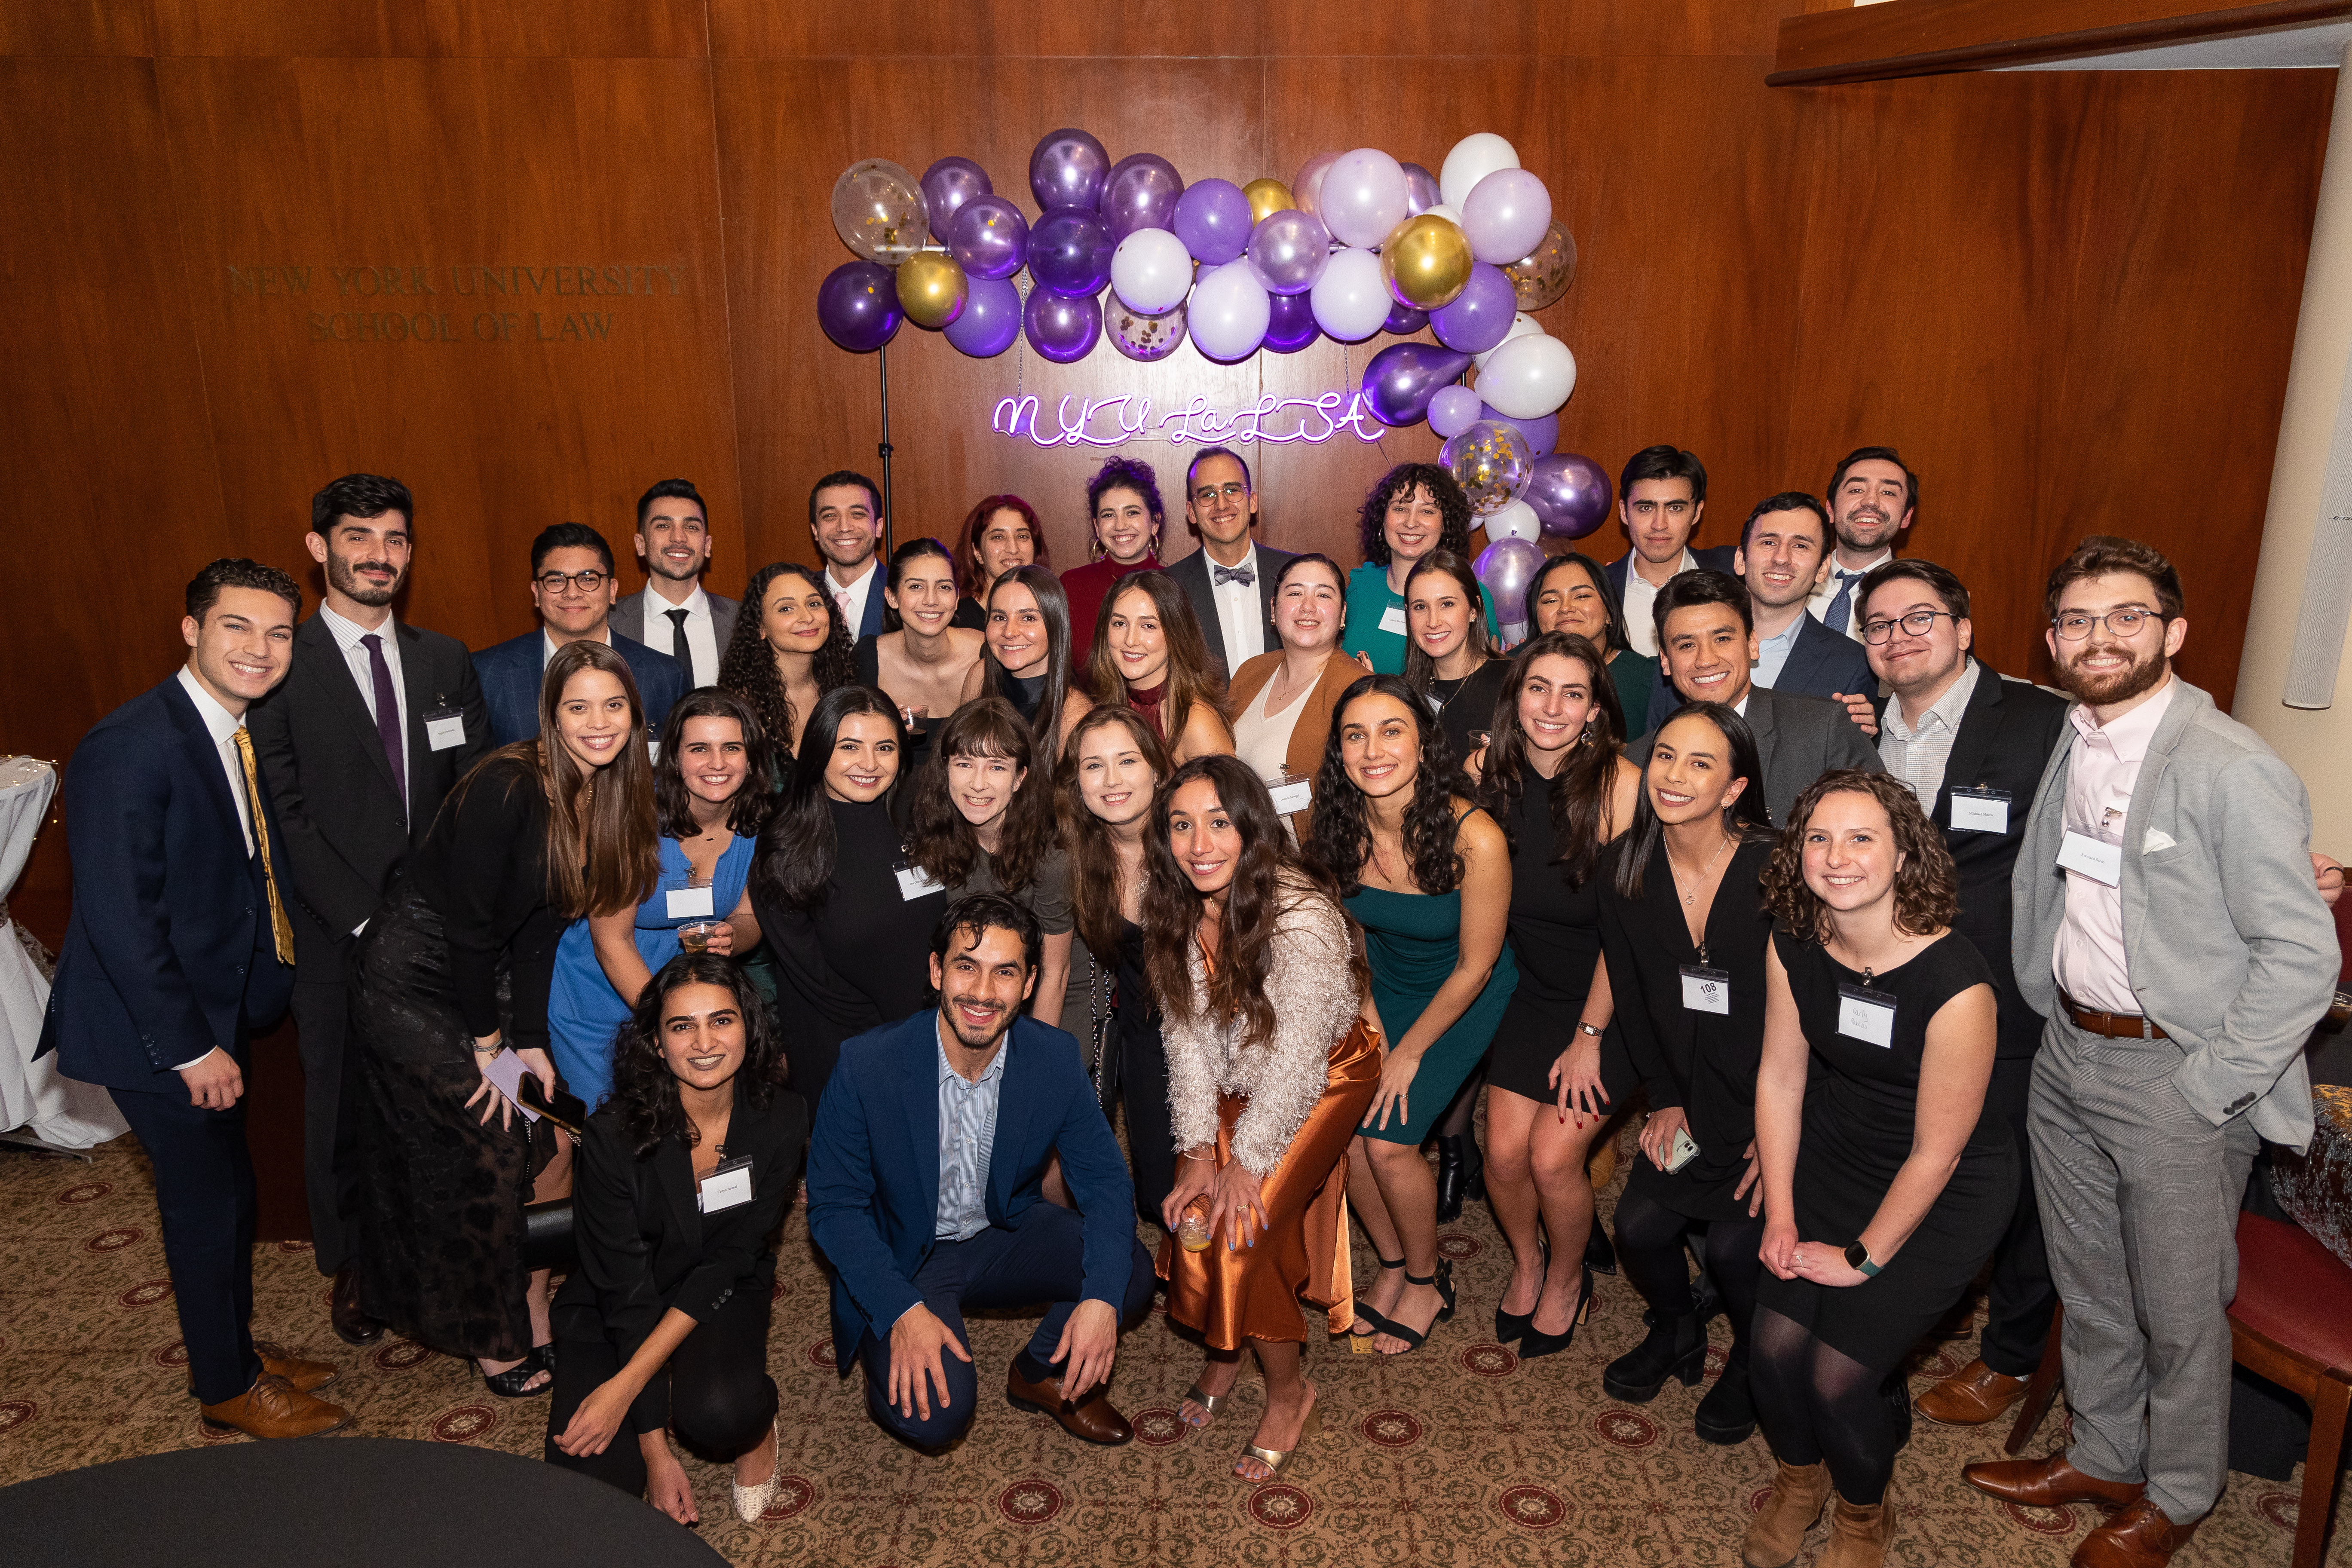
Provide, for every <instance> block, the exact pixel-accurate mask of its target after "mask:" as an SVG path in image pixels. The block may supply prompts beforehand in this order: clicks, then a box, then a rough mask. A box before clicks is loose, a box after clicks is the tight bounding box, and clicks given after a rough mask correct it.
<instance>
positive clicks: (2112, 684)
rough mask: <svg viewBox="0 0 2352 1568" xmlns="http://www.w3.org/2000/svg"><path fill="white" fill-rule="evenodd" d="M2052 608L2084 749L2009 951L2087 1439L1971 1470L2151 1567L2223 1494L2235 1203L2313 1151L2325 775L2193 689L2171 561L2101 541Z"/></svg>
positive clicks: (2049, 774)
mask: <svg viewBox="0 0 2352 1568" xmlns="http://www.w3.org/2000/svg"><path fill="white" fill-rule="evenodd" d="M2044 607H2045V609H2046V611H2047V613H2048V615H2049V617H2050V631H2049V633H2048V637H2049V644H2050V655H2051V658H2052V660H2053V662H2054V663H2055V665H2056V667H2057V672H2058V679H2059V680H2060V682H2061V683H2062V684H2063V686H2064V687H2065V689H2067V691H2068V692H2069V693H2071V694H2072V695H2073V697H2074V703H2075V705H2074V707H2072V708H2070V709H2069V710H2067V719H2068V721H2069V723H2070V725H2071V727H2072V730H2073V731H2074V732H2073V735H2072V736H2071V738H2070V739H2069V740H2068V741H2067V742H2065V743H2063V745H2061V746H2060V748H2059V749H2058V751H2057V752H2056V753H2055V754H2054V755H2053V757H2052V759H2051V762H2050V765H2049V767H2048V768H2047V770H2046V771H2044V773H2042V783H2041V787H2040V789H2039V790H2038V792H2037V793H2036V795H2035V796H2034V800H2033V805H2032V811H2031V815H2030V816H2029V819H2028V824H2027V826H2026V830H2025V838H2024V842H2023V843H2022V845H2021V846H2020V847H2019V852H2018V858H2017V868H2016V870H2015V872H2014V873H2013V875H2012V878H2011V898H2012V900H2013V901H2014V903H2015V906H2016V921H2015V925H2014V928H2013V940H2012V942H2011V957H2012V959H2013V961H2014V963H2015V966H2016V971H2017V981H2018V989H2019V992H2020V994H2021V995H2022V997H2023V999H2024V1001H2025V1003H2026V1005H2028V1006H2030V1007H2032V1009H2033V1010H2034V1011H2035V1012H2037V1013H2040V1014H2042V1015H2043V1016H2045V1017H2047V1018H2048V1020H2049V1023H2048V1026H2047V1028H2046V1031H2045V1033H2044V1034H2043V1036H2042V1050H2041V1053H2040V1055H2039V1057H2038V1058H2037V1059H2036V1061H2035V1064H2034V1069H2033V1088H2032V1103H2031V1106H2030V1109H2029V1110H2028V1112H2027V1125H2028V1129H2029V1131H2030V1132H2031V1135H2032V1145H2033V1151H2032V1152H2033V1169H2034V1179H2035V1182H2036V1184H2037V1186H2038V1188H2039V1193H2040V1200H2041V1207H2042V1228H2043V1230H2044V1231H2045V1232H2046V1233H2047V1235H2048V1237H2049V1241H2050V1262H2051V1272H2052V1274H2053V1277H2054V1278H2055V1279H2056V1281H2057V1285H2058V1292H2059V1295H2060V1297H2061V1298H2062V1299H2063V1300H2064V1302H2065V1305H2066V1314H2065V1318H2064V1321H2063V1328H2062V1331H2061V1332H2062V1335H2063V1350H2064V1355H2065V1377H2066V1404H2067V1406H2068V1408H2069V1409H2070V1410H2072V1412H2073V1413H2074V1442H2073V1444H2072V1446H2071V1447H2068V1448H2066V1449H2064V1450H2063V1451H2062V1452H2059V1453H2054V1454H2052V1455H2049V1456H2048V1457H2047V1458H2041V1459H2019V1460H2008V1461H2001V1462H1995V1463H1988V1464H1976V1465H1970V1466H1969V1467H1968V1469H1967V1471H1966V1474H1967V1477H1968V1479H1969V1482H1970V1484H1972V1485H1974V1486H1975V1487H1977V1488H1978V1489H1979V1490H1982V1491H1986V1492H1989V1493H1990V1494H1991V1495H1993V1496H1995V1497H1998V1498H2001V1499H2004V1500H2008V1501H2010V1502H2013V1503H2020V1504H2023V1505H2026V1506H2029V1507H2042V1508H2063V1507H2064V1506H2065V1505H2066V1504H2068V1503H2073V1502H2090V1503H2101V1504H2105V1505H2107V1506H2109V1507H2112V1508H2118V1509H2120V1510H2121V1511H2120V1512H2118V1513H2117V1514H2116V1516H2115V1517H2114V1518H2113V1519H2112V1520H2111V1521H2109V1522H2108V1523H2106V1524H2105V1525H2103V1526H2102V1527H2101V1528H2099V1529H2097V1530H2095V1531H2092V1532H2091V1533H2090V1534H2089V1535H2087V1536H2085V1537H2084V1540H2083V1542H2082V1543H2081V1544H2080V1545H2078V1546H2077V1547H2076V1548H2075V1551H2074V1563H2076V1564H2078V1565H2081V1568H2123V1565H2126V1564H2129V1565H2131V1568H2154V1565H2157V1564H2161V1563H2168V1562H2169V1561H2170V1560H2171V1558H2172V1555H2173V1553H2174V1552H2178V1551H2179V1549H2180V1547H2181V1546H2182V1545H2183V1544H2185V1543H2186V1542H2188V1540H2189V1535H2190V1533H2191V1532H2192V1531H2195V1529H2196V1528H2197V1524H2198V1521H2200V1519H2202V1518H2203V1517H2204V1515H2205V1513H2206V1512H2207V1511H2208V1510H2210V1509H2211V1508H2212V1506H2213V1503H2214V1500H2215V1499H2216V1498H2218V1497H2219V1496H2220V1494H2221V1482H2222V1478H2223V1470H2224V1468H2226V1464H2227V1460H2228V1455H2229V1431H2230V1422H2229V1410H2230V1325H2229V1320H2228V1317H2227V1310H2228V1307H2229V1303H2230V1300H2231V1297H2232V1296H2233V1295H2234V1294H2235V1293H2236V1289H2237V1247H2236V1245H2235V1241H2234V1239H2233V1229H2234V1224H2235V1221H2236V1218H2237V1211H2238V1205H2239V1201H2240V1199H2241V1197H2242V1194H2243V1193H2244V1191H2245V1186H2246V1173H2247V1170H2248V1167H2249V1166H2250V1165H2251V1164H2252V1161H2253V1157H2254V1152H2255V1149H2256V1146H2257V1145H2258V1143H2259V1142H2261V1141H2262V1140H2263V1139H2265V1138H2267V1139H2269V1140H2271V1141H2272V1142H2276V1143H2283V1144H2285V1145H2286V1146H2288V1147H2289V1148H2292V1149H2294V1150H2296V1151H2298V1152H2300V1151H2302V1150H2304V1149H2305V1148H2306V1147H2307V1146H2308V1145H2309V1143H2310V1142H2311V1133H2312V1115H2311V1084H2310V1079H2309V1077H2308V1075H2307V1073H2306V1071H2305V1066H2304V1060H2303V1048H2304V1045H2305V1040H2306V1039H2307V1038H2308V1037H2309V1035H2310V1033H2311V1029H2312V1026H2313V1025H2315V1024H2316V1023H2317V1022H2318V1021H2319V1019H2320V1018H2321V1016H2324V1015H2325V1014H2326V1011H2327V1004H2328V998H2329V995H2330V994H2331V992H2332V990H2333V987H2334V984H2335V980H2336V963H2337V954H2336V934H2335V930H2334V927H2333V924H2332V923H2331V921H2330V920H2329V917H2328V913H2327V910H2326V905H2325V904H2324V903H2323V902H2322V901H2321V899H2320V895H2319V892H2318V890H2317V889H2316V888H2315V887H2314V885H2313V880H2312V861H2311V859H2310V858H2309V841H2310V837H2311V806H2310V802H2309V800H2308V798H2307V797H2306V795H2305V793H2304V788H2303V784H2302V783H2301V781H2299V780H2298V779H2297V778H2296V777H2295V775H2294V772H2293V771H2292V770H2291V769H2289V768H2288V767H2287V765H2286V764H2285V763H2284V762H2282V761H2280V760H2279V758H2278V757H2277V755H2276V754H2274V753H2273V752H2272V751H2271V749H2270V748H2269V747H2268V746H2266V745H2264V744H2263V742H2262V739H2261V738H2260V737H2259V736H2257V735H2256V734H2255V733H2254V732H2253V731H2252V730H2249V729H2247V728H2246V727H2245V726H2244V725H2242V724H2240V723H2238V722H2236V721H2233V720H2231V719H2229V718H2227V717H2225V716H2224V715H2223V714H2221V712H2220V710H2217V709H2216V708H2215V707H2214V706H2213V700H2212V699H2211V698H2210V697H2209V696H2207V695H2206V694H2205V693H2204V692H2202V691H2200V690H2199V689H2197V688H2195V687H2193V686H2191V685H2189V683H2188V682H2187V681H2185V680H2182V679H2179V677H2178V676H2176V675H2174V674H2173V672H2172V663H2171V661H2172V658H2173V657H2174V656H2175V655H2177V654H2178V653H2179V651H2180V647H2181V645H2182V643H2183V642H2185V641H2186V640H2187V638H2188V634H2189V624H2188V622H2187V621H2186V620H2184V619H2183V618H2182V616H2181V609H2182V605H2181V595H2180V578H2179V574H2178V573H2176V572H2175V571H2174V570H2173V567H2172V564H2171V563H2169V562H2168V561H2167V560H2165V558H2164V557H2163V556H2162V555H2160V554H2159V553H2158V552H2156V551H2155V550H2154V549H2152V548H2150V547H2149V546H2147V545H2146V544H2142V543H2139V542H2137V541H2135V540H2128V539H2117V538H2113V537H2108V536H2104V535H2102V536H2097V537H2094V538H2090V539H2086V540H2084V542H2082V543H2081V544H2079V545H2077V546H2076V547H2075V549H2074V553H2073V554H2071V555H2069V556H2068V557H2067V558H2066V559H2065V560H2064V561H2063V562H2061V563H2059V565H2058V567H2057V569H2056V570H2055V571H2053V572H2052V573H2051V574H2050V581H2049V588H2048V591H2047V594H2046V595H2045V598H2044Z"/></svg>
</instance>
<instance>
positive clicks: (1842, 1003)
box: [1838, 982, 1895, 1049]
mask: <svg viewBox="0 0 2352 1568" xmlns="http://www.w3.org/2000/svg"><path fill="white" fill-rule="evenodd" d="M1838 1033H1839V1034H1841V1035H1851V1036H1853V1037H1854V1038H1855V1039H1857V1040H1860V1041H1861V1042H1862V1043H1863V1044H1864V1045H1865V1046H1877V1047H1880V1048H1881V1049H1885V1048H1886V1047H1891V1046H1893V1045H1894V1044H1895V998H1894V997H1893V996H1892V995H1889V994H1887V993H1886V992H1884V991H1866V990H1864V988H1863V987H1861V986H1859V985H1853V984H1845V983H1843V982H1841V983H1840V984H1839V985H1838Z"/></svg>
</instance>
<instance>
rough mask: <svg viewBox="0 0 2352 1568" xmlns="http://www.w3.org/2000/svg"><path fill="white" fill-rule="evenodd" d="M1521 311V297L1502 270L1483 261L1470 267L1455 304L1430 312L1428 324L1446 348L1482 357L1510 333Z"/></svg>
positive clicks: (1454, 301) (1441, 306)
mask: <svg viewBox="0 0 2352 1568" xmlns="http://www.w3.org/2000/svg"><path fill="white" fill-rule="evenodd" d="M1518 310H1519V298H1518V294H1517V291H1516V290H1514V289H1512V287H1511V280H1510V279H1508V278H1507V277H1505V276H1504V275H1503V269H1502V268H1499V267H1489V266H1487V265H1486V263H1485V262H1483V261H1481V262H1477V263H1475V264H1474V265H1473V266H1472V267H1471V268H1470V281H1469V282H1467V283H1465V284H1464V285H1463V287H1462V292H1461V293H1459V294H1456V295H1455V296H1454V300H1453V302H1452V303H1451V304H1445V305H1440V306H1439V307H1438V308H1437V309H1436V310H1432V311H1431V312H1430V313H1429V325H1430V329H1431V331H1434V332H1435V333H1436V334H1437V341H1438V342H1441V343H1444V345H1445V346H1446V347H1447V348H1449V349H1456V350H1459V351H1460V352H1461V353H1465V354H1482V353H1486V351H1487V350H1488V349H1491V348H1493V347H1494V346H1495V345H1496V343H1499V342H1502V341H1503V339H1504V337H1505V336H1506V335H1507V334H1508V333H1509V331H1510V330H1511V319H1512V318H1513V317H1514V316H1516V315H1517V314H1518Z"/></svg>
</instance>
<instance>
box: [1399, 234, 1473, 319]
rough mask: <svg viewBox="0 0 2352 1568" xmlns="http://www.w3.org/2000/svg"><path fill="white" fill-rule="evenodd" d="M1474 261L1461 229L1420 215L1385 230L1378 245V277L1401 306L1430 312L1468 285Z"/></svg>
mask: <svg viewBox="0 0 2352 1568" xmlns="http://www.w3.org/2000/svg"><path fill="white" fill-rule="evenodd" d="M1474 263H1475V258H1473V257H1472V256H1471V254H1470V237H1469V236H1467V235H1465V234H1464V233H1463V232H1462V229H1461V226H1459V225H1457V224H1454V223H1450V222H1448V221H1447V220H1445V219H1444V218H1442V217H1439V216H1437V215H1436V214H1434V213H1422V214H1420V215H1419V216H1414V217H1409V218H1407V219H1405V220H1404V221H1403V222H1402V223H1401V224H1399V225H1397V226H1396V227H1394V228H1392V229H1391V230H1389V237H1388V238H1387V239H1385V240H1383V241H1382V242H1381V278H1382V279H1384V280H1385V281H1386V282H1387V284H1388V286H1389V293H1390V294H1391V295H1392V296H1393V297H1394V298H1395V299H1396V300H1397V301H1398V302H1399V303H1400V304H1403V305H1409V306H1411V307H1412V309H1414V310H1436V309H1437V308H1438V307H1439V306H1441V305H1451V304H1452V303H1454V300H1455V299H1456V298H1457V297H1458V296H1459V295H1460V294H1461V292H1462V290H1463V289H1465V288H1467V287H1468V286H1469V283H1470V268H1471V267H1472V266H1473V265H1474Z"/></svg>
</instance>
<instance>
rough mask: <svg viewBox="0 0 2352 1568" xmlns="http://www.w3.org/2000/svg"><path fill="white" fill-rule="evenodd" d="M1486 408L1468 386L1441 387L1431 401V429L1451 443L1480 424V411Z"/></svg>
mask: <svg viewBox="0 0 2352 1568" xmlns="http://www.w3.org/2000/svg"><path fill="white" fill-rule="evenodd" d="M1485 406H1486V405H1485V404H1483V403H1481V402H1479V401H1478V395H1477V394H1476V393H1475V392H1473V391H1471V390H1470V389H1469V388H1468V387H1466V386H1441V387H1439V388H1438V389H1437V395H1436V396H1434V397H1433V398H1431V399H1430V400H1429V427H1430V428H1431V429H1432V430H1434V431H1435V432H1437V434H1439V435H1440V436H1443V437H1445V438H1446V439H1447V440H1449V441H1450V440H1452V439H1453V438H1454V437H1456V436H1459V435H1461V434H1462V432H1464V431H1465V430H1467V429H1468V428H1470V426H1473V425H1475V424H1476V423H1478V411H1479V410H1480V409H1481V408H1484V407H1485Z"/></svg>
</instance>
